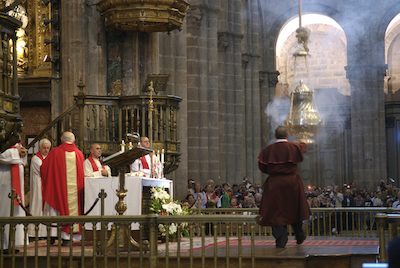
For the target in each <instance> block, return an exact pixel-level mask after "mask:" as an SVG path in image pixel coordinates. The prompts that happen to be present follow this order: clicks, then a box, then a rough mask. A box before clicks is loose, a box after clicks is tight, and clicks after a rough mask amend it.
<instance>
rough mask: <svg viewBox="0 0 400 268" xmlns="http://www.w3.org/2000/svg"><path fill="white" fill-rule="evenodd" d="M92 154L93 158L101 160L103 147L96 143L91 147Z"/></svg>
mask: <svg viewBox="0 0 400 268" xmlns="http://www.w3.org/2000/svg"><path fill="white" fill-rule="evenodd" d="M90 154H91V155H92V157H96V158H100V156H101V147H100V145H99V144H97V143H94V144H92V145H91V146H90Z"/></svg>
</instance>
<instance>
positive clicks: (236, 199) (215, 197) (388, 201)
mask: <svg viewBox="0 0 400 268" xmlns="http://www.w3.org/2000/svg"><path fill="white" fill-rule="evenodd" d="M393 182H394V181H393V180H392V179H389V180H388V183H386V182H385V181H384V180H381V181H380V183H379V185H378V186H377V187H376V188H375V189H373V190H368V189H367V188H366V187H364V188H362V189H359V188H357V186H356V183H354V182H353V183H350V184H344V185H343V186H342V187H341V186H339V185H335V184H332V185H329V186H326V187H317V186H308V187H307V189H305V195H306V197H307V202H308V205H309V207H310V208H323V207H332V208H333V207H393V208H400V189H399V188H398V187H396V186H394V185H393ZM197 195H200V207H201V208H259V206H260V203H261V197H262V187H261V186H260V183H258V182H257V183H254V184H253V183H252V182H251V181H250V179H249V178H248V177H244V178H243V180H242V182H241V183H240V184H232V185H231V184H230V183H227V182H226V183H223V184H222V185H219V184H217V185H215V183H214V181H213V180H208V181H207V183H206V184H205V186H202V185H201V183H199V182H195V181H194V180H192V179H189V180H188V190H187V196H186V198H185V199H184V200H183V202H182V203H184V204H185V206H186V207H188V208H191V209H195V208H198V200H197Z"/></svg>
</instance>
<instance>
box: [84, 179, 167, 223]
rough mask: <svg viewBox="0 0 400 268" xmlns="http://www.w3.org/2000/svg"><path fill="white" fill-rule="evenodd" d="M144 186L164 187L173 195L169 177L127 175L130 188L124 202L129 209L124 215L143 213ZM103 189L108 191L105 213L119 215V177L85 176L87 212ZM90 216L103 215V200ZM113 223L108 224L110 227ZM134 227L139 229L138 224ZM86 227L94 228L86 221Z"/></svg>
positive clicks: (126, 182)
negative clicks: (153, 177) (116, 207)
mask: <svg viewBox="0 0 400 268" xmlns="http://www.w3.org/2000/svg"><path fill="white" fill-rule="evenodd" d="M143 186H149V187H155V186H158V187H164V188H168V189H169V193H170V195H171V196H174V195H173V182H172V181H171V180H167V179H151V178H146V177H125V188H126V189H127V190H128V191H127V193H126V197H125V198H124V202H125V204H126V205H127V210H126V211H125V212H124V215H141V214H142V193H143ZM101 189H104V192H105V193H107V197H106V198H105V200H104V215H118V212H117V211H116V210H115V204H116V203H117V202H118V197H117V191H116V190H117V189H119V177H101V178H93V177H86V178H85V210H84V211H85V212H86V211H88V210H89V209H90V207H91V206H92V205H93V203H94V201H95V200H96V198H97V197H98V196H99V193H100V191H101ZM88 215H89V216H95V215H101V200H99V202H98V203H97V204H96V206H95V207H94V208H93V210H92V211H91V212H90V213H89V214H88ZM111 226H112V223H110V224H109V225H108V229H110V228H111ZM132 226H133V227H132V228H133V229H138V228H139V225H138V224H133V225H132ZM96 227H97V229H98V230H99V229H100V224H97V226H96ZM85 228H86V229H87V230H92V224H91V223H86V224H85Z"/></svg>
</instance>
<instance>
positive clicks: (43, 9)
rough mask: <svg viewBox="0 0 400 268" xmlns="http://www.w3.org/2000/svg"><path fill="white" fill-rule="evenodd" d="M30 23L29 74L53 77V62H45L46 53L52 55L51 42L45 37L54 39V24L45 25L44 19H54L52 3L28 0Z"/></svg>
mask: <svg viewBox="0 0 400 268" xmlns="http://www.w3.org/2000/svg"><path fill="white" fill-rule="evenodd" d="M26 5H27V13H28V16H29V18H30V20H29V24H28V51H29V52H28V55H29V56H28V59H29V60H28V74H29V75H30V76H34V77H51V76H52V63H51V62H44V61H43V59H44V57H45V56H46V55H49V56H50V57H52V56H53V55H52V48H51V44H45V42H44V40H45V39H49V40H51V39H52V24H51V23H49V24H47V25H45V24H44V23H43V19H44V18H45V19H52V18H51V16H52V12H51V5H47V6H45V5H43V1H41V0H27V3H26Z"/></svg>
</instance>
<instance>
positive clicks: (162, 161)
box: [161, 149, 165, 165]
mask: <svg viewBox="0 0 400 268" xmlns="http://www.w3.org/2000/svg"><path fill="white" fill-rule="evenodd" d="M164 154H165V150H164V149H162V150H161V164H163V165H164Z"/></svg>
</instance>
